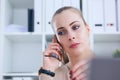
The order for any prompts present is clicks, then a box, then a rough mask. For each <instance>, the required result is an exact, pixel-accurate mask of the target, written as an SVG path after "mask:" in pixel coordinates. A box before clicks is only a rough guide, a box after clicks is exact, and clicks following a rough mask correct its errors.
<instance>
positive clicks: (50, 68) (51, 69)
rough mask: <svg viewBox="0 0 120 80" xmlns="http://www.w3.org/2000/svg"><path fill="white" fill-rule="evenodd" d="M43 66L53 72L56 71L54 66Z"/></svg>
mask: <svg viewBox="0 0 120 80" xmlns="http://www.w3.org/2000/svg"><path fill="white" fill-rule="evenodd" d="M42 68H43V69H45V70H50V71H52V72H55V69H54V68H53V67H49V66H43V67H42Z"/></svg>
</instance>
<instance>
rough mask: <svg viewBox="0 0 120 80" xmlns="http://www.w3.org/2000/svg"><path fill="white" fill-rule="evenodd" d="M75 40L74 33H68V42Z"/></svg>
mask: <svg viewBox="0 0 120 80" xmlns="http://www.w3.org/2000/svg"><path fill="white" fill-rule="evenodd" d="M74 39H75V34H74V33H69V34H68V40H69V41H71V40H74Z"/></svg>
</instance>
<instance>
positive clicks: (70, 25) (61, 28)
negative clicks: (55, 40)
mask: <svg viewBox="0 0 120 80" xmlns="http://www.w3.org/2000/svg"><path fill="white" fill-rule="evenodd" d="M75 22H79V21H73V22H71V23H70V24H69V25H70V26H71V25H72V24H74V23H75ZM63 28H64V27H60V28H58V29H57V30H59V29H63Z"/></svg>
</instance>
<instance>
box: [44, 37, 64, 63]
mask: <svg viewBox="0 0 120 80" xmlns="http://www.w3.org/2000/svg"><path fill="white" fill-rule="evenodd" d="M54 42H56V43H58V44H59V45H60V46H61V44H60V43H59V41H58V40H57V37H56V36H54ZM61 47H62V46H61ZM63 51H64V50H63V48H62V49H61V51H58V53H59V54H60V57H61V56H62V55H63ZM45 57H53V58H55V59H57V60H59V61H62V59H61V58H60V57H59V55H57V54H56V53H51V54H50V55H45Z"/></svg>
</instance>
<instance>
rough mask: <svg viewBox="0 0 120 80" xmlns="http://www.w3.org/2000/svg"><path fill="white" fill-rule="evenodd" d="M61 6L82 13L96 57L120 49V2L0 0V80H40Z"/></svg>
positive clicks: (108, 54) (104, 0)
mask: <svg viewBox="0 0 120 80" xmlns="http://www.w3.org/2000/svg"><path fill="white" fill-rule="evenodd" d="M62 6H74V7H76V8H78V9H81V10H82V12H83V16H84V18H85V20H86V22H87V23H88V24H89V26H90V28H91V30H92V31H91V36H90V45H91V49H92V50H93V51H94V52H95V55H96V56H100V57H101V56H102V57H113V53H114V52H115V51H116V50H117V49H120V0H0V80H38V77H37V71H38V69H39V67H40V66H41V65H42V52H43V51H44V50H45V48H46V47H47V45H48V44H49V43H50V42H51V39H52V36H53V34H54V33H53V31H52V28H51V25H50V21H51V17H52V15H53V13H54V12H55V11H56V10H57V9H58V8H60V7H62Z"/></svg>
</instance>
